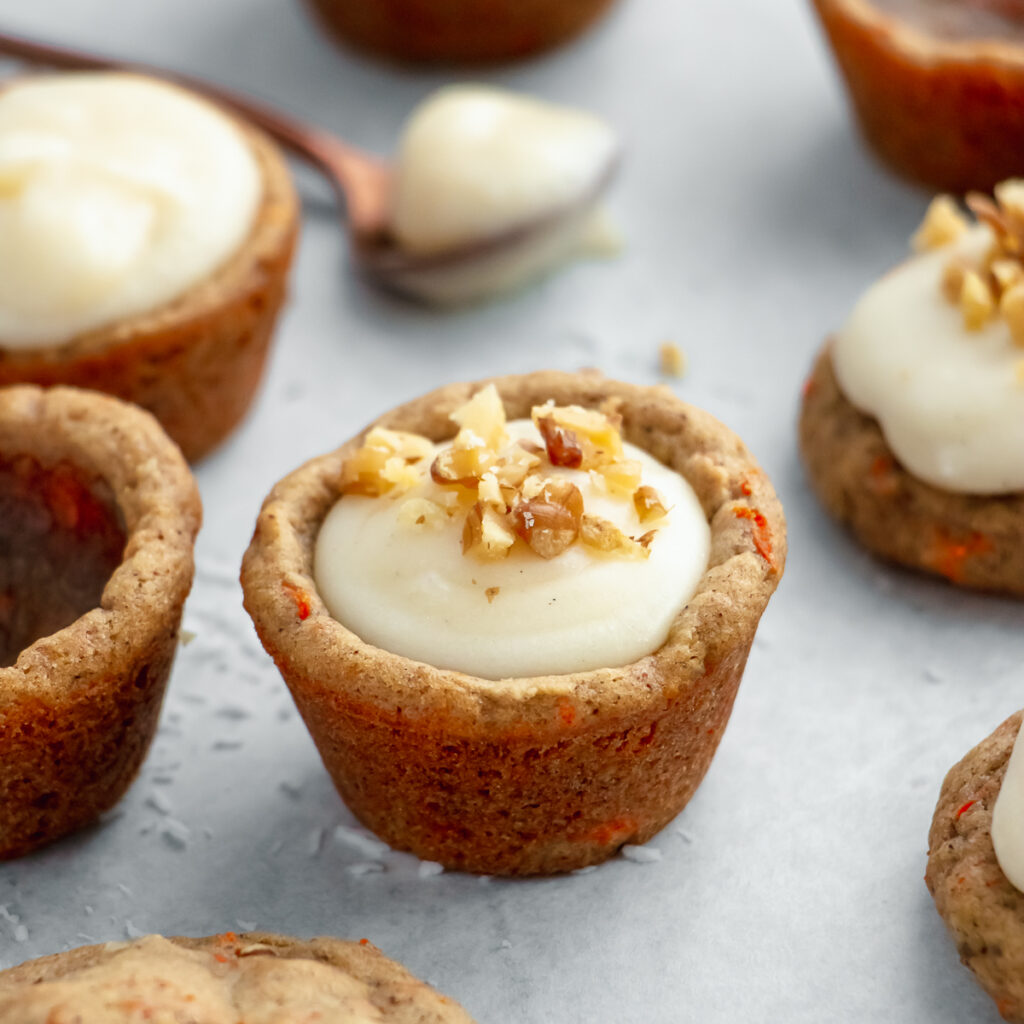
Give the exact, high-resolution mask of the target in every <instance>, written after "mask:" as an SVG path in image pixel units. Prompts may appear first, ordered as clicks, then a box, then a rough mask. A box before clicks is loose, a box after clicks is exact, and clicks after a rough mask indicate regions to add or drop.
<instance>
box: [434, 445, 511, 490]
mask: <svg viewBox="0 0 1024 1024" xmlns="http://www.w3.org/2000/svg"><path fill="white" fill-rule="evenodd" d="M494 458H495V457H494V454H493V453H492V452H490V451H488V450H487V449H486V448H483V447H479V446H476V447H465V448H456V447H454V445H453V446H452V447H451V448H445V449H444V450H443V451H442V452H441V453H440V454H439V455H438V456H437V457H436V458H435V459H434V461H433V462H432V463H431V464H430V479H431V480H433V481H434V483H435V484H440V485H441V486H442V487H451V486H454V485H455V484H459V485H460V486H462V487H470V488H475V487H477V486H478V485H479V483H480V478H481V477H482V476H483V475H484V473H486V472H487V471H488V470H489V469H490V468H491V466H492V465H493V464H494Z"/></svg>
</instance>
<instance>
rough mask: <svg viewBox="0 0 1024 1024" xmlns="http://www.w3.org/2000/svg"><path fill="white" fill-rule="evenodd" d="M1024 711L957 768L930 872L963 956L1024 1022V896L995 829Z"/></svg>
mask: <svg viewBox="0 0 1024 1024" xmlns="http://www.w3.org/2000/svg"><path fill="white" fill-rule="evenodd" d="M1022 715H1024V712H1020V711H1018V712H1017V713H1016V714H1015V715H1011V716H1010V717H1009V718H1008V719H1007V720H1006V721H1005V722H1003V724H1002V725H1000V726H999V728H998V729H996V731H995V732H994V733H992V735H991V736H988V737H987V738H986V739H984V740H982V741H981V743H979V744H978V745H977V746H976V747H975V748H974V749H973V750H972V751H970V753H968V754H967V756H966V757H964V759H963V760H962V761H960V762H959V763H958V764H955V765H954V766H953V767H952V768H951V769H950V770H949V773H948V774H947V775H946V778H945V781H944V782H943V783H942V791H941V793H940V794H939V802H938V805H937V806H936V808H935V816H934V818H933V819H932V827H931V830H930V832H929V833H928V870H927V872H926V873H925V876H924V877H925V883H926V884H927V886H928V891H929V892H930V893H931V894H932V897H933V898H934V900H935V906H936V908H937V909H938V911H939V914H940V915H941V916H942V919H943V921H945V922H946V927H947V928H948V929H949V931H950V933H951V934H952V936H953V938H954V939H955V940H956V948H957V952H958V953H959V954H960V959H961V960H962V961H963V962H964V964H966V965H967V967H969V968H970V969H971V970H972V971H973V972H974V975H975V977H976V978H977V979H978V982H979V983H980V984H981V987H982V988H984V990H985V991H986V992H987V993H988V994H989V995H990V996H991V997H992V998H993V999H994V1000H995V1002H996V1007H997V1008H998V1010H999V1012H1000V1014H1002V1016H1003V1018H1004V1019H1005V1020H1008V1021H1011V1022H1013V1024H1021V1022H1024V894H1022V893H1021V892H1019V891H1018V890H1017V889H1015V888H1014V887H1013V885H1011V884H1010V881H1009V879H1007V877H1006V876H1005V875H1004V874H1003V872H1002V869H1001V868H1000V867H999V862H998V861H997V860H996V854H995V850H994V848H993V846H992V834H991V832H992V809H993V807H994V806H995V802H996V797H997V796H998V795H999V789H1000V787H1001V786H1002V784H1003V776H1004V775H1005V774H1006V764H1007V761H1009V759H1010V754H1011V752H1012V751H1013V744H1014V742H1015V741H1016V739H1017V733H1018V731H1019V730H1020V726H1021V718H1022Z"/></svg>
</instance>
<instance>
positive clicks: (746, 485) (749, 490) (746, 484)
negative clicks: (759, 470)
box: [740, 480, 754, 498]
mask: <svg viewBox="0 0 1024 1024" xmlns="http://www.w3.org/2000/svg"><path fill="white" fill-rule="evenodd" d="M753 493H754V488H753V487H751V486H750V481H749V480H744V481H743V483H741V484H740V494H744V495H746V497H748V498H749V497H750V496H751V495H752V494H753Z"/></svg>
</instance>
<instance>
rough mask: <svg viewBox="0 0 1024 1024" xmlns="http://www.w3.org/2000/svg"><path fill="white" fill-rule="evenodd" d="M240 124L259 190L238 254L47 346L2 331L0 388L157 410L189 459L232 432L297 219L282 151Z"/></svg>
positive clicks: (279, 293) (280, 295)
mask: <svg viewBox="0 0 1024 1024" xmlns="http://www.w3.org/2000/svg"><path fill="white" fill-rule="evenodd" d="M229 116H230V115H229ZM238 127H239V130H240V131H241V132H242V133H243V135H244V136H245V138H246V139H247V141H248V143H249V145H250V146H251V148H252V152H253V155H254V157H255V158H256V161H257V163H258V165H259V168H260V171H261V174H262V178H263V198H262V200H261V202H260V204H259V206H258V208H257V212H256V217H255V220H254V222H253V228H252V231H251V233H250V235H249V237H248V239H247V240H246V241H245V242H244V243H243V244H242V246H241V248H240V249H239V250H238V251H237V252H236V253H235V255H234V256H233V257H231V258H230V259H229V260H228V261H227V262H226V263H225V264H224V265H223V266H222V267H221V268H220V269H219V270H218V271H216V272H215V273H214V274H213V275H211V276H210V277H209V278H207V279H206V280H205V281H204V282H202V283H200V284H198V285H196V286H194V287H192V288H190V289H188V291H186V292H185V293H184V294H183V295H181V296H179V297H178V298H176V299H174V300H172V301H171V302H168V303H166V304H165V305H163V306H161V307H159V308H158V309H154V310H152V311H150V312H148V313H143V314H139V315H138V316H132V317H128V318H126V319H124V320H120V321H118V322H117V323H114V324H111V325H109V326H107V327H101V328H97V329H96V330H92V331H88V332H86V333H84V334H81V335H79V336H77V337H75V338H71V339H67V340H66V341H62V342H59V343H57V344H54V345H52V346H48V347H41V348H32V349H11V348H4V342H3V338H0V386H4V385H7V384H18V383H31V384H39V385H41V386H43V387H49V386H52V385H56V384H66V385H71V386H74V387H80V388H90V389H93V390H96V391H104V392H107V393H108V394H112V395H116V396H117V397H119V398H123V399H125V400H127V401H129V402H134V403H135V404H137V405H141V406H142V407H143V408H144V409H147V410H148V411H149V412H151V413H152V414H153V415H154V416H156V418H157V419H158V420H159V421H160V423H161V424H162V425H163V427H164V429H165V430H166V431H167V433H168V434H170V436H171V437H172V439H173V440H174V441H176V442H177V444H178V445H179V446H180V447H181V449H182V451H183V452H184V453H185V457H186V458H187V459H189V460H190V461H195V460H196V459H199V458H201V457H202V456H203V455H205V454H206V453H207V452H209V451H210V450H211V449H213V448H214V447H216V446H217V445H218V444H219V443H220V442H221V441H223V440H224V439H225V438H226V437H227V435H228V434H230V433H231V431H232V430H234V428H235V427H236V426H237V425H238V423H239V422H240V421H241V419H242V418H243V416H244V415H245V413H246V411H247V410H248V408H249V405H250V403H251V401H252V399H253V397H254V395H255V393H256V389H257V387H258V386H259V383H260V380H261V379H262V375H263V366H264V363H265V361H266V356H267V352H268V349H269V345H270V339H271V336H272V333H273V328H274V323H275V321H276V319H277V314H278V312H279V310H280V308H281V304H282V302H283V301H284V298H285V292H286V284H287V274H288V269H289V267H290V265H291V259H292V253H293V250H294V248H295V241H296V238H297V236H298V227H299V204H298V199H297V197H296V194H295V189H294V186H293V184H292V180H291V176H290V174H289V171H288V167H287V165H286V164H285V162H284V158H283V157H282V156H281V153H280V151H279V150H278V149H277V147H276V146H275V145H274V144H273V143H272V142H271V141H270V140H269V139H268V138H267V137H266V136H265V135H263V133H262V132H259V131H257V130H256V129H254V128H252V127H251V126H248V125H245V124H243V123H241V122H238Z"/></svg>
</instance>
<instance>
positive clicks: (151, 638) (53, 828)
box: [0, 386, 201, 858]
mask: <svg viewBox="0 0 1024 1024" xmlns="http://www.w3.org/2000/svg"><path fill="white" fill-rule="evenodd" d="M200 517H201V513H200V504H199V496H198V492H197V490H196V486H195V482H194V480H193V479H192V475H191V473H190V472H189V469H188V466H187V465H186V463H185V461H184V459H183V458H182V455H181V452H180V450H179V449H178V448H177V446H176V445H174V443H173V442H172V441H171V440H170V439H169V438H168V437H167V435H166V434H165V433H164V432H163V430H162V429H161V428H160V426H159V424H158V423H157V422H156V420H154V419H153V417H152V416H150V415H149V414H148V413H145V412H143V411H142V410H140V409H138V408H136V407H134V406H132V405H129V404H127V403H125V402H121V401H119V400H117V399H114V398H110V397H108V396H105V395H99V394H95V393H92V392H85V391H77V390H75V389H70V388H53V389H49V390H41V389H39V388H36V387H31V386H19V387H11V388H4V389H0V750H2V751H3V756H2V758H0V858H5V857H15V856H19V855H20V854H24V853H27V852H28V851H30V850H32V849H34V848H36V847H38V846H41V845H43V844H44V843H48V842H50V841H52V840H54V839H57V838H59V837H60V836H62V835H64V834H66V833H68V832H70V831H72V830H73V829H77V828H79V827H81V826H83V825H85V824H88V823H89V822H91V821H93V820H94V819H95V818H96V817H97V816H98V815H99V814H101V813H102V812H103V811H105V810H107V809H108V808H110V807H112V806H113V805H114V804H115V803H116V802H117V801H118V800H119V799H120V798H121V796H122V794H123V793H124V791H125V790H126V788H127V787H128V785H129V783H130V782H131V781H132V779H133V778H134V777H135V774H136V773H137V771H138V769H139V766H140V764H141V763H142V759H143V757H144V756H145V753H146V750H147V749H148V747H149V743H150V741H151V739H152V737H153V734H154V732H155V730H156V724H157V717H158V715H159V711H160V704H161V701H162V698H163V693H164V688H165V686H166V683H167V678H168V675H169V673H170V669H171V663H172V661H173V658H174V652H175V649H176V647H177V643H178V628H179V623H180V620H181V612H182V606H183V604H184V601H185V597H186V595H187V594H188V591H189V588H190V586H191V583H192V569H193V563H192V545H193V541H194V539H195V535H196V532H197V530H198V529H199V522H200Z"/></svg>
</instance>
